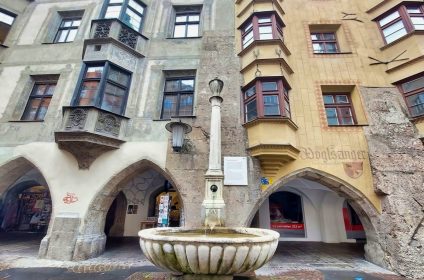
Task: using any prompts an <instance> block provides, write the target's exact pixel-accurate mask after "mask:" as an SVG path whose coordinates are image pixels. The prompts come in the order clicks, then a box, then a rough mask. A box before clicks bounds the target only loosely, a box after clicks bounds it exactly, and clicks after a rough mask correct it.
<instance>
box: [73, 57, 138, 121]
mask: <svg viewBox="0 0 424 280" xmlns="http://www.w3.org/2000/svg"><path fill="white" fill-rule="evenodd" d="M80 83H81V84H80V87H79V91H78V94H77V96H78V97H77V99H76V100H75V101H74V102H73V104H74V106H95V107H98V108H100V109H103V110H106V111H109V112H112V113H115V114H120V115H122V114H124V111H125V106H126V102H127V96H128V91H129V87H130V83H131V74H130V73H129V72H127V71H125V70H122V69H121V68H118V67H116V66H114V65H112V64H111V63H109V62H106V63H105V64H104V65H87V66H86V68H85V70H84V75H83V77H82V80H81V82H80Z"/></svg>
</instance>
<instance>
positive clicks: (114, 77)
mask: <svg viewBox="0 0 424 280" xmlns="http://www.w3.org/2000/svg"><path fill="white" fill-rule="evenodd" d="M108 79H109V80H111V81H114V82H115V83H118V84H120V85H123V86H125V87H127V86H128V82H129V81H130V75H129V74H127V73H125V72H122V71H119V70H118V69H116V68H113V67H111V68H110V70H109V73H108Z"/></svg>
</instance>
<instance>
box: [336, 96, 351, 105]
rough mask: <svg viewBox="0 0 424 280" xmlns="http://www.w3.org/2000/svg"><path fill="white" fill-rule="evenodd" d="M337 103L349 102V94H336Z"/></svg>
mask: <svg viewBox="0 0 424 280" xmlns="http://www.w3.org/2000/svg"><path fill="white" fill-rule="evenodd" d="M336 103H349V98H347V95H336Z"/></svg>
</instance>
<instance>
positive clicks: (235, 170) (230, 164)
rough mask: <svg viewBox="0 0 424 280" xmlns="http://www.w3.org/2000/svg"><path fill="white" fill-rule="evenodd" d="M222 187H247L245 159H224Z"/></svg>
mask: <svg viewBox="0 0 424 280" xmlns="http://www.w3.org/2000/svg"><path fill="white" fill-rule="evenodd" d="M224 185H230V186H247V158H246V157H224Z"/></svg>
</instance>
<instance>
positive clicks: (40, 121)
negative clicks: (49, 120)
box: [9, 120, 44, 123]
mask: <svg viewBox="0 0 424 280" xmlns="http://www.w3.org/2000/svg"><path fill="white" fill-rule="evenodd" d="M9 122H10V123H42V122H44V120H33V121H30V120H13V121H9Z"/></svg>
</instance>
